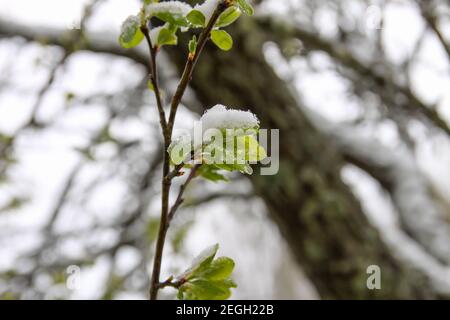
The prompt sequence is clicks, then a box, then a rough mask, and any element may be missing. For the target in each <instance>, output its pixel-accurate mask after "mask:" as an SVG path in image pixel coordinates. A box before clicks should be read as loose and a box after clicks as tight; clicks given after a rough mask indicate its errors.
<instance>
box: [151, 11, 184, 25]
mask: <svg viewBox="0 0 450 320" xmlns="http://www.w3.org/2000/svg"><path fill="white" fill-rule="evenodd" d="M155 17H156V18H158V19H159V20H161V21H164V22H168V23H170V24H171V25H174V26H178V27H189V22H188V20H187V19H186V17H185V16H183V15H181V14H177V13H171V12H158V13H156V14H155Z"/></svg>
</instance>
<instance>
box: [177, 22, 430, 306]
mask: <svg viewBox="0 0 450 320" xmlns="http://www.w3.org/2000/svg"><path fill="white" fill-rule="evenodd" d="M263 32H264V31H262V30H260V29H259V28H257V26H256V23H255V21H253V20H251V19H242V21H240V23H238V24H237V25H236V26H235V27H233V30H230V34H232V35H233V38H234V41H235V43H234V48H233V49H232V50H231V51H230V52H227V53H223V52H221V51H219V50H217V49H215V48H213V46H212V45H210V46H211V47H210V48H208V50H205V53H204V54H203V56H202V57H201V61H200V63H199V64H198V66H197V69H196V71H195V73H194V77H193V79H192V83H191V86H192V88H193V89H194V90H195V93H196V95H197V98H198V99H199V101H200V102H201V104H202V106H203V107H205V108H206V107H211V106H213V105H214V104H216V103H222V104H224V105H227V106H230V107H236V108H241V109H247V108H249V109H251V110H252V111H253V112H255V113H256V114H257V115H258V117H259V118H260V120H261V127H262V128H273V129H276V128H277V129H280V171H279V173H278V174H277V175H274V176H261V175H259V174H255V175H253V176H252V177H251V181H252V183H253V185H254V188H255V190H256V192H257V193H258V194H259V195H260V196H261V197H262V199H263V200H264V201H265V203H266V205H267V208H268V210H269V212H270V214H271V216H272V218H273V219H274V220H275V221H276V223H277V224H278V226H279V228H280V230H281V232H282V234H283V235H284V237H285V238H286V240H287V242H288V243H289V245H290V247H291V249H292V251H293V253H294V256H295V257H296V259H297V260H298V262H299V263H300V264H301V265H302V267H303V269H304V271H305V273H306V274H307V276H308V277H309V278H310V279H311V281H312V282H313V283H314V285H315V286H316V288H317V290H318V292H319V294H320V295H321V297H322V298H325V299H337V298H350V299H354V298H356V299H359V298H390V299H404V298H427V297H428V298H429V297H433V294H432V293H431V290H429V286H428V284H427V283H426V282H427V280H425V278H424V277H422V276H421V275H419V274H418V273H415V272H413V271H411V270H409V269H408V268H406V267H404V266H402V265H401V264H400V263H399V261H397V259H396V258H395V257H394V256H393V255H392V253H391V252H390V251H389V249H388V248H387V247H386V246H385V244H384V243H383V242H382V240H381V239H380V236H379V234H378V232H377V231H376V230H375V229H374V228H373V227H372V226H371V225H370V224H369V222H368V221H367V219H366V217H365V215H364V213H363V212H362V209H361V206H360V204H359V202H358V201H357V200H356V199H355V197H354V196H353V194H352V193H351V192H350V190H349V189H348V187H347V186H346V185H345V184H344V183H343V182H342V180H341V176H340V173H341V168H342V166H343V164H344V162H343V160H342V157H341V155H340V154H339V153H338V152H337V150H336V149H335V148H334V147H333V145H332V143H330V141H328V140H327V139H326V138H325V137H324V136H322V135H321V134H320V133H319V132H318V131H317V130H316V129H314V128H313V126H312V125H311V124H310V123H309V122H308V120H307V119H306V118H305V116H304V115H303V114H302V111H301V109H300V108H299V106H298V101H297V100H296V98H295V96H294V95H293V94H292V92H291V91H290V89H289V86H288V85H287V84H286V83H285V82H284V81H282V80H281V79H280V78H279V77H278V76H277V75H276V74H275V73H274V71H273V70H272V67H271V66H270V65H269V64H267V62H266V61H265V58H264V56H263V50H262V45H263V44H264V42H265V41H266V40H267V39H268V38H269V37H267V35H266V34H264V33H263ZM180 43H183V44H185V43H186V41H180ZM178 49H181V50H178ZM178 49H177V50H171V51H170V54H171V57H172V59H173V61H174V62H175V63H176V64H177V67H178V68H179V70H180V71H181V70H182V68H183V66H184V62H185V57H186V54H187V52H186V49H187V48H185V47H180V48H178ZM181 51H184V54H180V52H181ZM369 265H378V266H379V267H380V268H381V281H382V285H381V290H369V289H367V287H366V280H367V278H368V276H369V275H368V274H367V273H366V270H367V267H368V266H369Z"/></svg>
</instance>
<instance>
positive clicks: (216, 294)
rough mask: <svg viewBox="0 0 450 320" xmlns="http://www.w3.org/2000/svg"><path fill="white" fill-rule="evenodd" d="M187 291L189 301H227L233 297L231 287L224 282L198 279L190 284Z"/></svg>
mask: <svg viewBox="0 0 450 320" xmlns="http://www.w3.org/2000/svg"><path fill="white" fill-rule="evenodd" d="M186 291H187V292H188V293H189V294H188V296H187V297H188V299H189V300H226V299H228V298H229V297H230V296H231V291H230V289H229V286H228V284H227V283H226V282H224V281H208V280H206V279H196V280H193V281H192V282H189V287H188V290H186Z"/></svg>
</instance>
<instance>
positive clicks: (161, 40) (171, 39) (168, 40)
mask: <svg viewBox="0 0 450 320" xmlns="http://www.w3.org/2000/svg"><path fill="white" fill-rule="evenodd" d="M177 43H178V38H177V36H176V35H175V32H173V31H171V30H169V29H167V28H162V29H161V31H160V32H159V34H158V40H157V42H156V44H157V45H158V46H163V45H176V44H177Z"/></svg>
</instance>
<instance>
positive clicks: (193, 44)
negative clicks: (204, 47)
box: [189, 34, 197, 54]
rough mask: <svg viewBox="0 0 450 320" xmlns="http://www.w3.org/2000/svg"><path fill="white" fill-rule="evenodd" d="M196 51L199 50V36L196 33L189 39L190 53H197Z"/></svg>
mask: <svg viewBox="0 0 450 320" xmlns="http://www.w3.org/2000/svg"><path fill="white" fill-rule="evenodd" d="M196 51H197V37H196V36H195V34H194V36H193V37H192V39H191V40H190V41H189V53H190V54H195V52H196Z"/></svg>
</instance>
